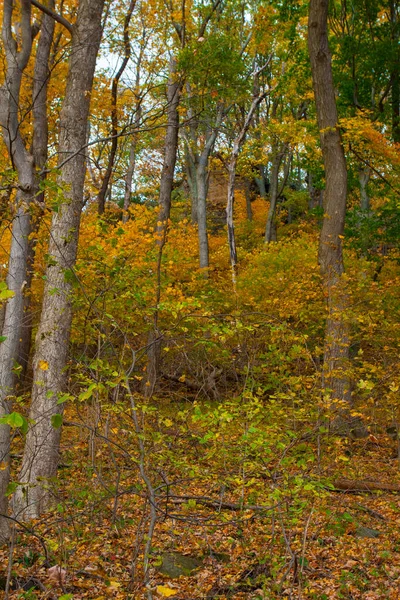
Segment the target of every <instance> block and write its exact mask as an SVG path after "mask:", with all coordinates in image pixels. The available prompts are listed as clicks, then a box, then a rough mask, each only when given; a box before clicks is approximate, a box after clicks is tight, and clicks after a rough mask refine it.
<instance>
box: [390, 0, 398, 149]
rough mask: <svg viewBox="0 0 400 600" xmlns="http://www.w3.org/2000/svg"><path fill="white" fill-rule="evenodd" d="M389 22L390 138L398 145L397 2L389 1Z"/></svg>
mask: <svg viewBox="0 0 400 600" xmlns="http://www.w3.org/2000/svg"><path fill="white" fill-rule="evenodd" d="M390 21H391V26H392V43H393V58H392V73H391V79H392V136H393V141H394V142H396V143H397V144H400V49H399V42H400V26H399V3H398V1H397V0H391V1H390Z"/></svg>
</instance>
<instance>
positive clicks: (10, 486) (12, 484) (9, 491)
mask: <svg viewBox="0 0 400 600" xmlns="http://www.w3.org/2000/svg"><path fill="white" fill-rule="evenodd" d="M17 487H18V483H17V482H16V481H10V483H9V484H8V486H7V490H6V496H12V495H13V493H14V492H15V490H16V489H17Z"/></svg>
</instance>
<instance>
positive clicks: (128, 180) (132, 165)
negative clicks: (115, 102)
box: [122, 29, 146, 223]
mask: <svg viewBox="0 0 400 600" xmlns="http://www.w3.org/2000/svg"><path fill="white" fill-rule="evenodd" d="M145 46H146V30H145V29H144V30H143V36H142V44H141V45H140V52H139V57H138V61H137V63H136V80H135V90H136V94H137V95H136V107H135V121H134V123H135V126H134V132H133V137H132V143H131V147H130V149H129V163H128V169H127V172H126V175H125V193H124V208H123V213H122V222H123V223H126V222H127V221H128V219H129V206H130V204H131V197H132V182H133V175H134V173H135V169H136V150H137V143H138V131H139V127H140V122H141V120H142V98H141V97H140V96H139V93H138V90H139V86H140V73H141V67H142V60H143V53H144V49H145Z"/></svg>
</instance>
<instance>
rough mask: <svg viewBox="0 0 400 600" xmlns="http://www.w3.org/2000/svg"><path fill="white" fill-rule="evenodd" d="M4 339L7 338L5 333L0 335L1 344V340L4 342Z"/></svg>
mask: <svg viewBox="0 0 400 600" xmlns="http://www.w3.org/2000/svg"><path fill="white" fill-rule="evenodd" d="M6 339H7V336H6V335H0V344H1V342H5V341H6Z"/></svg>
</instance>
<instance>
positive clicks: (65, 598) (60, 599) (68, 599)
mask: <svg viewBox="0 0 400 600" xmlns="http://www.w3.org/2000/svg"><path fill="white" fill-rule="evenodd" d="M73 597H74V596H73V594H63V595H62V596H59V597H58V600H72V598H73Z"/></svg>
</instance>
